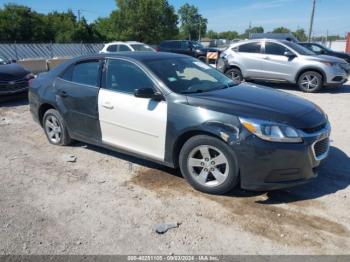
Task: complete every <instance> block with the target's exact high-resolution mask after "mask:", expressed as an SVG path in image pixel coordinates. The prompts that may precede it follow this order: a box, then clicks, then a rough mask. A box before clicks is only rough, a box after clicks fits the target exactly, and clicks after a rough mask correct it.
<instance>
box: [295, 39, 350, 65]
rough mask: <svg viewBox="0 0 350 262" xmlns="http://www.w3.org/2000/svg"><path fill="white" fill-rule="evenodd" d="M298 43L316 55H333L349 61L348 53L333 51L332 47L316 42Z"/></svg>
mask: <svg viewBox="0 0 350 262" xmlns="http://www.w3.org/2000/svg"><path fill="white" fill-rule="evenodd" d="M299 45H302V46H303V47H305V48H307V49H309V50H311V51H312V52H314V53H315V54H317V55H329V56H335V57H339V58H341V59H344V60H345V61H346V62H348V63H350V55H349V54H347V53H344V52H336V51H333V50H332V49H330V48H327V47H325V46H323V45H321V44H318V43H299Z"/></svg>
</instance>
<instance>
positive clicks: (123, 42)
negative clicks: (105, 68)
mask: <svg viewBox="0 0 350 262" xmlns="http://www.w3.org/2000/svg"><path fill="white" fill-rule="evenodd" d="M116 44H143V45H144V43H141V42H137V41H113V42H110V43H106V44H105V45H116Z"/></svg>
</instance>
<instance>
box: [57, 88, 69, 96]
mask: <svg viewBox="0 0 350 262" xmlns="http://www.w3.org/2000/svg"><path fill="white" fill-rule="evenodd" d="M58 95H59V96H61V97H67V96H68V93H67V92H66V91H64V90H58Z"/></svg>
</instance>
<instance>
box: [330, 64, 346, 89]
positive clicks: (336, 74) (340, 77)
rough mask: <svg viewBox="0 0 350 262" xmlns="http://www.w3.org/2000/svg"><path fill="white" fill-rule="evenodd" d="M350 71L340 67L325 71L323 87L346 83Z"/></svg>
mask: <svg viewBox="0 0 350 262" xmlns="http://www.w3.org/2000/svg"><path fill="white" fill-rule="evenodd" d="M349 74H350V71H349V70H348V69H347V70H345V69H344V68H342V67H337V66H336V67H335V66H333V67H331V68H329V70H327V71H326V78H327V80H326V81H325V83H324V85H325V86H328V87H332V86H340V85H342V84H344V83H345V82H347V81H348V78H349Z"/></svg>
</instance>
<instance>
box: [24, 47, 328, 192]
mask: <svg viewBox="0 0 350 262" xmlns="http://www.w3.org/2000/svg"><path fill="white" fill-rule="evenodd" d="M29 102H30V111H31V113H32V115H33V118H34V119H35V120H36V121H37V122H38V123H39V124H40V125H41V126H42V127H43V129H44V132H45V134H46V136H47V138H48V140H49V142H50V143H52V144H54V145H68V144H69V143H70V142H71V140H72V139H75V140H80V141H84V142H86V143H91V144H95V145H98V146H102V147H106V148H110V149H112V150H118V151H121V152H127V153H129V154H133V155H136V156H139V157H141V158H145V159H149V160H152V161H155V162H158V163H161V164H164V165H167V166H170V167H174V168H175V167H180V169H181V172H182V174H183V176H184V177H185V178H186V180H187V181H188V182H189V183H190V184H191V185H192V186H193V187H194V188H196V189H198V190H201V191H203V192H207V193H214V194H223V193H225V192H228V191H229V190H231V189H232V188H233V187H234V186H236V185H237V184H238V183H240V185H241V187H242V188H245V189H253V190H267V189H277V188H284V187H290V186H296V185H300V184H303V183H305V182H308V181H310V180H311V179H312V178H314V177H316V176H317V167H318V166H319V164H320V162H321V161H322V160H323V159H324V158H326V156H327V154H328V149H329V134H330V125H329V122H328V120H327V116H326V114H325V113H324V112H323V111H322V110H321V109H320V108H319V107H318V106H316V105H314V104H313V103H311V102H309V101H307V100H304V99H301V98H298V97H296V96H294V95H290V94H287V93H284V92H280V91H276V90H273V89H271V88H268V87H263V86H253V85H251V84H248V83H241V84H239V85H237V84H235V83H234V82H232V80H231V79H230V78H228V77H226V76H225V75H224V74H222V73H220V72H219V71H217V70H216V69H214V68H212V67H210V66H208V65H206V64H205V63H202V62H200V61H198V60H197V59H194V58H192V57H188V56H184V55H177V54H170V53H152V52H129V53H120V54H115V55H112V54H108V55H106V54H101V55H94V56H85V57H80V58H75V59H73V60H71V61H69V62H66V63H65V64H62V65H61V66H58V67H57V68H55V69H53V70H52V71H51V72H49V73H46V74H40V75H39V76H38V77H37V78H36V79H35V80H33V81H32V82H31V85H30V89H29ZM159 179H162V178H161V177H159Z"/></svg>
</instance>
